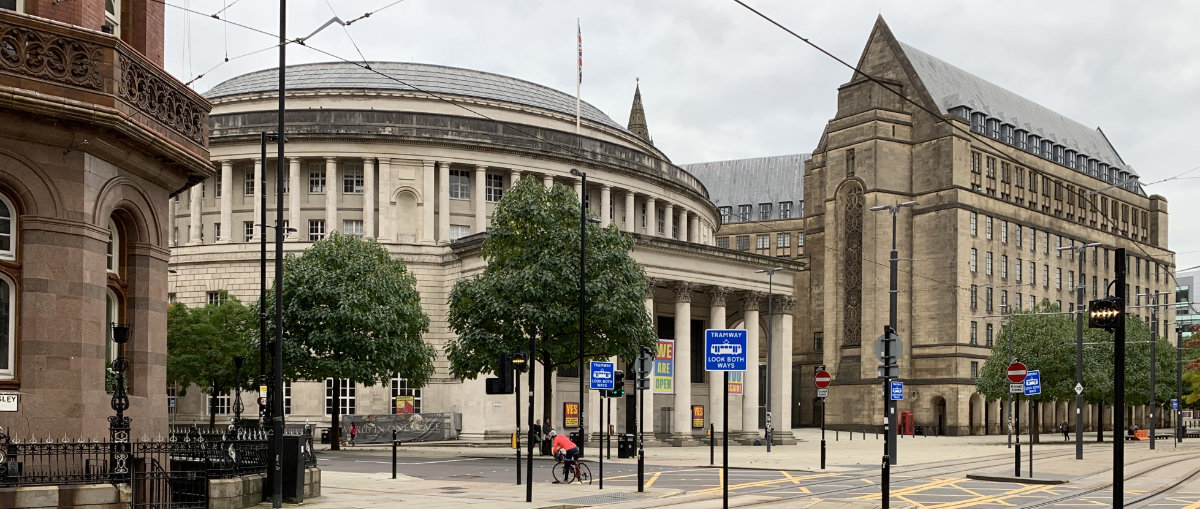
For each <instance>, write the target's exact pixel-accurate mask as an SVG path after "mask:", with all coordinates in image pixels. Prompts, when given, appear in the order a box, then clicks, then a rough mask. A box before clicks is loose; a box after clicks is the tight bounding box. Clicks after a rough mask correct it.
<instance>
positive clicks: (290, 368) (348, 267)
mask: <svg viewBox="0 0 1200 509" xmlns="http://www.w3.org/2000/svg"><path fill="white" fill-rule="evenodd" d="M274 291H275V290H274V288H272V290H271V292H270V294H269V295H268V298H267V302H268V303H270V302H274V298H275V297H274ZM283 323H284V330H283V342H284V356H283V358H284V373H283V377H284V378H285V379H288V380H324V379H326V378H332V379H334V381H335V383H334V391H333V409H334V411H333V421H332V425H333V426H332V427H333V430H332V431H333V437H332V448H333V449H335V450H336V449H339V446H340V444H339V437H338V435H339V433H338V431H339V424H338V419H339V414H340V413H341V391H340V384H341V381H342V380H343V379H349V380H350V381H351V382H352V383H361V384H363V385H366V386H374V385H375V384H376V383H380V384H386V383H388V382H389V381H390V380H391V378H392V377H393V376H399V377H403V378H406V379H408V381H409V383H410V384H412V386H414V387H421V386H423V385H425V384H426V383H428V382H429V378H430V377H431V376H433V359H434V357H435V356H436V355H437V351H436V350H435V349H434V348H433V347H432V346H430V345H429V344H428V343H426V342H425V341H424V339H422V335H424V334H425V333H426V332H428V331H429V317H428V316H426V315H425V312H424V311H422V310H421V297H420V295H419V294H418V293H417V282H416V278H414V277H413V276H412V274H410V273H409V272H408V269H407V268H406V267H405V265H404V262H403V261H402V260H400V259H397V258H393V257H392V256H391V255H389V254H388V252H387V250H386V249H384V248H383V246H381V245H379V244H378V243H377V242H375V241H374V240H363V239H361V238H359V237H355V236H353V235H342V234H339V233H337V232H334V233H333V234H331V235H330V236H329V237H328V238H326V239H324V240H321V241H318V242H316V243H314V244H313V246H312V247H311V248H309V249H308V250H307V251H305V252H304V254H302V255H301V256H295V255H289V256H288V258H287V259H286V260H285V261H284V266H283ZM270 333H271V334H274V329H273V325H272V328H271V332H270Z"/></svg>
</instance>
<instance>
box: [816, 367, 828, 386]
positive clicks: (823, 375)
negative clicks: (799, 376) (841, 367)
mask: <svg viewBox="0 0 1200 509" xmlns="http://www.w3.org/2000/svg"><path fill="white" fill-rule="evenodd" d="M815 380H816V381H817V388H818V389H824V388H826V387H829V380H830V378H829V372H828V371H824V370H822V371H818V372H817V376H816V379H815Z"/></svg>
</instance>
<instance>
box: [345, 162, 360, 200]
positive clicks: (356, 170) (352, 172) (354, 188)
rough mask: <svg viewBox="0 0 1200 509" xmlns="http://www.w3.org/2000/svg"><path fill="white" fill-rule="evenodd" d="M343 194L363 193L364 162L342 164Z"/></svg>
mask: <svg viewBox="0 0 1200 509" xmlns="http://www.w3.org/2000/svg"><path fill="white" fill-rule="evenodd" d="M342 194H363V164H362V163H345V164H343V165H342Z"/></svg>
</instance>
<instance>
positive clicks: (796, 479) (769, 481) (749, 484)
mask: <svg viewBox="0 0 1200 509" xmlns="http://www.w3.org/2000/svg"><path fill="white" fill-rule="evenodd" d="M718 472H720V471H718ZM836 475H839V474H834V473H825V474H813V475H806V476H801V477H793V476H790V475H789V476H787V477H785V478H782V479H767V480H763V481H750V482H745V483H741V484H731V485H729V490H730V491H733V490H737V489H742V488H754V487H758V486H771V485H775V484H783V483H787V482H791V483H795V484H799V481H803V480H806V479H818V478H821V477H832V476H836ZM722 482H724V481H723V480H722ZM720 491H721V488H720V487H716V488H709V489H706V490H700V491H695V492H693V493H718V492H720Z"/></svg>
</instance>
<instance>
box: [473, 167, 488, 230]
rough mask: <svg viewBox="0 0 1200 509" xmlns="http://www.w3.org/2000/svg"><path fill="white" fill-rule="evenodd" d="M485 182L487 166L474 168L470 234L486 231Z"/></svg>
mask: <svg viewBox="0 0 1200 509" xmlns="http://www.w3.org/2000/svg"><path fill="white" fill-rule="evenodd" d="M486 180H487V166H483V165H476V166H475V182H473V184H475V185H473V186H472V187H473V188H474V189H473V191H474V194H475V196H473V197H471V203H472V204H473V205H475V226H473V227H472V228H471V233H481V232H484V231H487V224H488V220H487V199H486V197H485V196H484V183H485V181H486Z"/></svg>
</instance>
